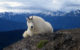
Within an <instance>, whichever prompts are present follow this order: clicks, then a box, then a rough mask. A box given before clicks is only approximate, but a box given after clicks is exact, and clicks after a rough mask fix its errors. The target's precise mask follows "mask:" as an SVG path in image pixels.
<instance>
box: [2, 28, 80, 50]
mask: <svg viewBox="0 0 80 50" xmlns="http://www.w3.org/2000/svg"><path fill="white" fill-rule="evenodd" d="M79 42H80V29H74V30H61V31H57V32H55V33H52V34H50V33H45V34H43V35H41V34H39V35H34V36H32V37H28V38H25V39H22V40H21V41H18V42H16V43H14V44H12V45H10V46H8V47H6V48H4V49H3V50H80V43H79Z"/></svg>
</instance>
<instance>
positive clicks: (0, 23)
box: [0, 18, 27, 32]
mask: <svg viewBox="0 0 80 50" xmlns="http://www.w3.org/2000/svg"><path fill="white" fill-rule="evenodd" d="M26 28H27V26H26V23H20V22H14V21H10V20H6V19H3V18H0V32H2V31H10V30H15V29H16V30H19V29H26Z"/></svg>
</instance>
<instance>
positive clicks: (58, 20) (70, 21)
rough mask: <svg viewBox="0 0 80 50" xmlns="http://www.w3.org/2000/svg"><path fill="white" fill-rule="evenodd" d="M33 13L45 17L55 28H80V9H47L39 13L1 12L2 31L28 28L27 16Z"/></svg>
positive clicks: (0, 28) (0, 23) (0, 29)
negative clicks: (67, 10)
mask: <svg viewBox="0 0 80 50" xmlns="http://www.w3.org/2000/svg"><path fill="white" fill-rule="evenodd" d="M32 15H34V16H40V17H42V18H44V19H45V20H46V21H48V22H50V23H51V24H52V26H53V27H54V29H55V30H59V29H71V28H78V27H79V28H80V10H76V11H70V12H63V11H48V10H46V11H42V12H38V13H29V12H28V13H13V12H5V13H0V31H11V30H17V29H26V28H27V26H26V18H27V17H29V16H32ZM5 24H6V25H5Z"/></svg>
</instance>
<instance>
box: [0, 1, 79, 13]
mask: <svg viewBox="0 0 80 50" xmlns="http://www.w3.org/2000/svg"><path fill="white" fill-rule="evenodd" d="M77 9H80V0H13V1H12V0H0V12H34V11H35V12H37V11H38V12H40V10H50V11H58V10H61V11H71V10H77Z"/></svg>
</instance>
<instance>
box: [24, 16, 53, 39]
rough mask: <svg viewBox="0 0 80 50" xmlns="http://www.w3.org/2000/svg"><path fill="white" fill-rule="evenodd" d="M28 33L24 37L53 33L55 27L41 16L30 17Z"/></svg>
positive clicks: (28, 19)
mask: <svg viewBox="0 0 80 50" xmlns="http://www.w3.org/2000/svg"><path fill="white" fill-rule="evenodd" d="M27 26H28V29H27V31H25V32H24V34H23V37H24V38H26V37H27V36H32V35H33V34H43V33H53V27H52V26H51V24H50V23H49V22H47V21H45V20H44V19H43V18H41V17H39V16H30V17H29V18H27Z"/></svg>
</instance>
